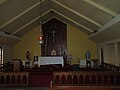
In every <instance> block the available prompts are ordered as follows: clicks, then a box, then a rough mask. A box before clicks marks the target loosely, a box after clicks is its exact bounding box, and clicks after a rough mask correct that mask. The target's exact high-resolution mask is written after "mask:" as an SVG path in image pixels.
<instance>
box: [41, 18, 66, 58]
mask: <svg viewBox="0 0 120 90" xmlns="http://www.w3.org/2000/svg"><path fill="white" fill-rule="evenodd" d="M42 28H43V39H44V40H43V45H42V52H41V54H42V56H51V55H52V51H54V52H55V53H56V54H54V55H55V56H61V55H64V54H65V53H66V50H67V25H66V24H65V23H63V22H61V21H59V20H57V19H55V18H53V19H51V20H49V21H48V22H46V23H45V24H43V26H42Z"/></svg>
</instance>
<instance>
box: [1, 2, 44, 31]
mask: <svg viewBox="0 0 120 90" xmlns="http://www.w3.org/2000/svg"><path fill="white" fill-rule="evenodd" d="M43 1H45V0H43ZM40 3H41V2H37V3H36V4H34V5H33V6H31V7H30V8H28V9H26V10H25V11H23V12H22V13H20V14H18V15H17V16H15V17H14V18H12V19H10V20H9V21H7V22H6V23H4V24H3V25H1V26H0V29H2V28H3V27H5V26H7V25H8V24H10V23H11V22H13V21H15V20H16V19H18V18H19V17H21V16H22V15H24V14H26V13H27V12H29V11H30V10H32V9H33V8H35V7H36V6H38V5H39V4H40Z"/></svg>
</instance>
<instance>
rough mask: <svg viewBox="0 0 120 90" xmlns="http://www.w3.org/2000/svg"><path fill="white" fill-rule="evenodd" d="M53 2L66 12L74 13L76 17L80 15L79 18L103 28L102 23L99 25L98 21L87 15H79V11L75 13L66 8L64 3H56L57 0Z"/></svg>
mask: <svg viewBox="0 0 120 90" xmlns="http://www.w3.org/2000/svg"><path fill="white" fill-rule="evenodd" d="M52 2H54V3H56V4H58V5H60V6H61V7H63V8H65V9H66V10H68V11H70V12H72V13H74V14H75V15H78V16H79V17H81V18H83V19H85V20H87V21H89V22H91V23H93V24H95V25H97V26H99V27H102V25H101V24H100V23H98V22H96V21H94V20H92V19H90V18H88V17H87V16H85V15H83V14H81V13H78V12H77V11H75V10H73V9H71V8H69V7H67V6H65V5H64V4H62V3H60V2H58V1H56V0H52Z"/></svg>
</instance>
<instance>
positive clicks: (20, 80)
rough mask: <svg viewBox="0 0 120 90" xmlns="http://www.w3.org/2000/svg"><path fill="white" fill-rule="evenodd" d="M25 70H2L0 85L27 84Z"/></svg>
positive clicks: (27, 74)
mask: <svg viewBox="0 0 120 90" xmlns="http://www.w3.org/2000/svg"><path fill="white" fill-rule="evenodd" d="M28 76H29V73H27V72H4V73H2V72H1V73H0V87H6V86H28Z"/></svg>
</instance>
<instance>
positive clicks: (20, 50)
mask: <svg viewBox="0 0 120 90" xmlns="http://www.w3.org/2000/svg"><path fill="white" fill-rule="evenodd" d="M39 30H40V29H39V27H36V28H34V29H33V30H32V31H30V32H28V33H27V34H26V35H25V36H24V37H23V38H22V40H21V41H19V42H18V43H17V44H16V45H15V47H14V58H16V59H21V60H25V59H26V56H25V54H26V51H27V50H28V51H29V52H30V59H31V60H33V59H34V56H40V55H41V48H40V45H39V43H38V38H39V34H40V31H39Z"/></svg>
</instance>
